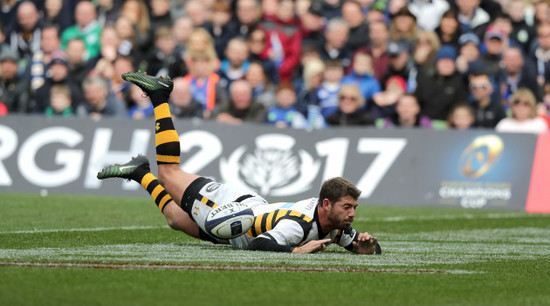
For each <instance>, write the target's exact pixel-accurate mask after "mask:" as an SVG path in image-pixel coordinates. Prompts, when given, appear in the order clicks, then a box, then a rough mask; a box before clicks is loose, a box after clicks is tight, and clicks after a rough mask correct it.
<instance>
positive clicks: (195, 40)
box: [186, 28, 219, 68]
mask: <svg viewBox="0 0 550 306" xmlns="http://www.w3.org/2000/svg"><path fill="white" fill-rule="evenodd" d="M211 49H213V50H214V57H213V58H212V59H213V60H214V59H215V63H213V65H215V66H216V68H217V66H218V65H219V60H218V57H217V55H216V54H215V52H216V50H215V47H214V39H213V38H212V36H210V34H209V33H208V31H206V30H205V29H203V28H194V29H193V30H192V31H191V34H189V39H188V40H187V46H186V54H195V53H209V52H210V51H211ZM186 64H187V65H188V66H189V65H190V63H187V62H186Z"/></svg>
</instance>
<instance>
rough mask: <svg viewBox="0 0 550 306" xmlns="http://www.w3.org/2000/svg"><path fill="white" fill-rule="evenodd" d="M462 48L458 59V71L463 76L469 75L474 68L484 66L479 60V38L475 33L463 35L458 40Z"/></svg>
mask: <svg viewBox="0 0 550 306" xmlns="http://www.w3.org/2000/svg"><path fill="white" fill-rule="evenodd" d="M458 42H459V45H460V48H459V55H458V57H457V58H456V69H457V71H458V72H459V73H460V74H462V75H468V74H469V72H470V70H471V69H472V67H473V66H475V65H477V66H483V64H482V63H481V60H480V59H479V56H480V51H479V38H478V37H477V35H475V34H474V33H466V34H462V35H461V36H460V38H459V40H458Z"/></svg>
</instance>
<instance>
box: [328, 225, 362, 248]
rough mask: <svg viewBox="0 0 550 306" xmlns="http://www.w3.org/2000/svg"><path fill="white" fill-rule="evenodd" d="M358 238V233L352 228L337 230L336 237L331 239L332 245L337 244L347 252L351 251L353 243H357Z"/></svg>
mask: <svg viewBox="0 0 550 306" xmlns="http://www.w3.org/2000/svg"><path fill="white" fill-rule="evenodd" d="M358 238H359V233H357V231H356V230H355V229H354V228H353V227H351V226H350V227H349V228H348V229H347V230H338V231H336V235H335V236H334V237H333V239H332V241H333V243H336V244H338V245H339V246H341V247H343V248H345V249H346V250H348V251H352V250H353V242H354V241H357V240H358Z"/></svg>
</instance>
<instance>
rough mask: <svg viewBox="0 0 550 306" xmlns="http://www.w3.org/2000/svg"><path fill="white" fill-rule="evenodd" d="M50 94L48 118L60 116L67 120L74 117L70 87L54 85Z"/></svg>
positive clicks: (46, 112)
mask: <svg viewBox="0 0 550 306" xmlns="http://www.w3.org/2000/svg"><path fill="white" fill-rule="evenodd" d="M49 94H50V96H49V101H50V103H49V105H48V107H46V111H45V114H46V116H48V117H52V116H59V117H65V118H67V117H72V116H74V112H73V109H72V105H73V102H72V101H71V90H70V89H69V87H67V86H65V85H53V86H52V88H51V90H50V92H49Z"/></svg>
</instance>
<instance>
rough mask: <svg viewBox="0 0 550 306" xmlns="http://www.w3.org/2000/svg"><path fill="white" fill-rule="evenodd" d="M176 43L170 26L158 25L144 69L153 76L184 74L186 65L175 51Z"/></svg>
mask: <svg viewBox="0 0 550 306" xmlns="http://www.w3.org/2000/svg"><path fill="white" fill-rule="evenodd" d="M163 1H164V0H163ZM176 43H177V42H176V39H175V38H174V35H173V33H172V29H171V28H170V27H165V26H162V27H159V28H158V29H157V32H156V33H155V45H154V48H153V50H151V52H149V56H148V57H147V61H146V62H147V64H146V66H145V67H146V68H145V71H147V73H148V74H150V75H155V76H159V75H164V76H170V77H178V76H184V75H186V74H187V67H185V63H184V62H183V58H182V57H181V56H180V54H178V53H177V50H176Z"/></svg>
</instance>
